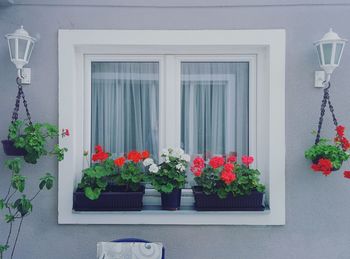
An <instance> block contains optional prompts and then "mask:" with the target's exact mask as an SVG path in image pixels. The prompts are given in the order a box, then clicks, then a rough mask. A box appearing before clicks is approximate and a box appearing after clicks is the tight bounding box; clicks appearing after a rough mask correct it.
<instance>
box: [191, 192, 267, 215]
mask: <svg viewBox="0 0 350 259" xmlns="http://www.w3.org/2000/svg"><path fill="white" fill-rule="evenodd" d="M192 191H193V195H194V200H195V204H194V207H195V209H196V210H198V211H263V210H264V209H265V207H264V206H263V196H264V193H261V192H258V191H253V192H251V194H249V195H246V196H240V197H234V196H233V195H232V194H229V195H227V197H226V198H225V199H220V198H219V196H217V195H216V194H210V195H207V194H205V193H204V192H203V191H202V188H201V187H199V186H194V187H192Z"/></svg>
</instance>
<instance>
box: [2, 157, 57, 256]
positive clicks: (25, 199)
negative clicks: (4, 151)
mask: <svg viewBox="0 0 350 259" xmlns="http://www.w3.org/2000/svg"><path fill="white" fill-rule="evenodd" d="M5 164H6V167H7V168H8V169H9V170H10V171H11V181H10V183H9V187H8V190H7V192H6V195H5V196H4V197H2V198H0V211H1V212H3V213H5V217H4V221H5V222H6V223H7V224H9V230H8V234H7V238H6V241H5V242H4V243H3V244H0V258H1V259H2V258H3V257H4V255H5V253H6V252H7V251H8V250H9V249H10V248H11V246H12V250H11V256H10V258H13V255H14V252H15V249H16V245H17V243H18V239H19V235H20V232H21V228H22V225H23V220H24V218H26V217H28V216H29V215H30V214H31V212H32V210H33V201H34V200H35V199H36V198H37V197H38V195H39V193H40V192H41V191H43V190H44V189H46V190H50V189H51V188H52V186H53V182H54V177H53V176H52V175H51V174H49V173H47V174H45V175H44V176H43V177H41V178H40V180H39V185H38V190H37V191H36V193H35V194H34V195H33V196H29V195H28V194H25V193H24V191H25V189H26V177H25V176H23V175H22V174H21V165H22V161H21V159H20V158H15V159H12V160H7V161H6V162H5ZM17 223H18V227H17V229H16V230H15V225H16V224H17ZM13 235H14V238H15V239H14V242H13V244H12V245H11V246H10V243H11V240H12V237H13Z"/></svg>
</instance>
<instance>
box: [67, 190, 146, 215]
mask: <svg viewBox="0 0 350 259" xmlns="http://www.w3.org/2000/svg"><path fill="white" fill-rule="evenodd" d="M144 194H145V187H144V186H141V187H140V189H139V190H138V191H126V189H125V187H120V186H109V187H107V189H106V190H105V191H103V192H102V193H101V194H100V196H99V198H98V199H96V200H90V199H89V198H87V197H86V195H85V193H84V190H83V189H80V188H78V189H77V190H76V191H75V192H74V194H73V209H74V210H75V211H140V210H142V208H143V202H142V199H143V195H144Z"/></svg>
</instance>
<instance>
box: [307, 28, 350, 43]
mask: <svg viewBox="0 0 350 259" xmlns="http://www.w3.org/2000/svg"><path fill="white" fill-rule="evenodd" d="M335 41H336V42H347V40H346V39H342V38H340V37H339V35H338V34H337V33H335V32H334V31H333V29H332V28H330V29H329V32H327V33H326V34H325V35H323V37H322V39H320V40H318V41H316V42H315V43H314V44H319V43H322V42H335Z"/></svg>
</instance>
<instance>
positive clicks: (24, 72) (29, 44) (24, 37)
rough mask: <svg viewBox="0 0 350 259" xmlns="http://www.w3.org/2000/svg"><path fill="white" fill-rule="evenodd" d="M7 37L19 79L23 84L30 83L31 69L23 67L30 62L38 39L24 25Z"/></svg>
mask: <svg viewBox="0 0 350 259" xmlns="http://www.w3.org/2000/svg"><path fill="white" fill-rule="evenodd" d="M5 37H6V39H7V42H8V47H9V52H10V57H11V61H12V62H13V63H14V64H15V66H16V68H17V71H18V72H17V76H18V80H20V81H21V82H22V83H23V84H30V69H29V68H23V67H24V66H25V65H26V64H28V62H29V59H30V56H31V54H32V51H33V48H34V44H35V41H36V39H35V38H34V37H31V36H30V35H29V33H28V32H27V31H26V30H24V28H23V26H21V28H20V29H17V30H16V31H15V32H14V33H10V34H7V35H6V36H5Z"/></svg>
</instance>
